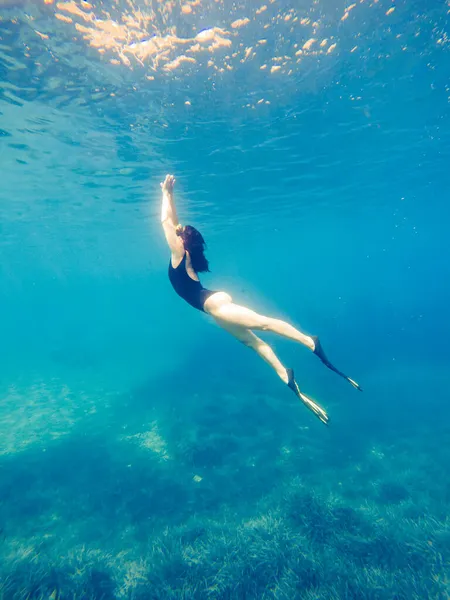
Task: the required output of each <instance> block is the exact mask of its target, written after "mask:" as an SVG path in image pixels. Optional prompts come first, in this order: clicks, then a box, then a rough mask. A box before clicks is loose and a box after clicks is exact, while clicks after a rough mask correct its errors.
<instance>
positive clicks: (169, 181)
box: [160, 175, 175, 194]
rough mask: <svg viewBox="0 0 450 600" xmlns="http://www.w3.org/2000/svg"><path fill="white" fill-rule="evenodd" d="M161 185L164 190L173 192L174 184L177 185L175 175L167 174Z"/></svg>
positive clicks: (169, 192)
mask: <svg viewBox="0 0 450 600" xmlns="http://www.w3.org/2000/svg"><path fill="white" fill-rule="evenodd" d="M160 185H161V189H162V191H163V192H167V193H168V194H172V193H173V186H174V185H175V177H174V176H173V175H166V178H165V179H164V181H163V182H162V183H161V184H160Z"/></svg>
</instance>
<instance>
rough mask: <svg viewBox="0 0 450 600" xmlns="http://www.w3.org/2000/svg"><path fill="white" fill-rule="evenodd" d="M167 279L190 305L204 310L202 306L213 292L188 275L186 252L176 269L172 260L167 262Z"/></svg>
mask: <svg viewBox="0 0 450 600" xmlns="http://www.w3.org/2000/svg"><path fill="white" fill-rule="evenodd" d="M169 279H170V283H171V284H172V287H173V289H174V290H175V291H176V293H177V294H178V295H179V296H181V298H183V300H186V302H188V303H189V304H190V305H191V306H193V307H194V308H197V309H198V310H201V311H203V312H205V309H204V308H203V307H204V305H205V302H206V300H207V299H208V298H209V297H210V296H212V295H213V294H215V293H216V292H213V291H211V290H207V289H206V288H204V287H203V286H202V284H201V283H200V281H196V280H195V279H192V277H190V276H189V274H188V272H187V271H186V252H185V253H184V256H183V260H182V261H181V262H180V264H179V265H178V267H177V268H176V269H174V268H173V266H172V261H171V260H170V262H169Z"/></svg>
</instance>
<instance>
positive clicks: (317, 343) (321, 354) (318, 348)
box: [311, 335, 363, 392]
mask: <svg viewBox="0 0 450 600" xmlns="http://www.w3.org/2000/svg"><path fill="white" fill-rule="evenodd" d="M311 337H312V339H313V340H314V350H313V352H314V354H315V355H316V356H317V357H318V358H320V360H321V361H322V362H323V364H324V365H325V366H326V367H328V368H329V369H331V370H332V371H334V372H335V373H337V374H338V375H340V376H341V377H343V378H344V379H346V380H347V381H348V382H349V383H350V385H352V386H353V387H354V388H355V389H356V390H359V391H360V392H362V391H363V390H362V387H361V386H360V385H359V383H357V382H356V381H355V380H354V379H351V378H350V377H348V376H347V375H345V373H343V372H342V371H339V369H336V367H335V366H334V365H332V364H331V363H330V361H329V360H328V358H327V356H326V354H325V352H324V351H323V348H322V344H321V343H320V340H319V338H318V337H317V335H312V336H311Z"/></svg>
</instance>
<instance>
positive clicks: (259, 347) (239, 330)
mask: <svg viewBox="0 0 450 600" xmlns="http://www.w3.org/2000/svg"><path fill="white" fill-rule="evenodd" d="M216 322H217V324H218V325H220V326H221V327H222V329H225V331H228V333H231V335H233V336H234V337H235V338H236V339H238V340H239V341H240V342H242V343H243V344H244V345H245V346H248V347H249V348H251V349H252V350H254V351H255V352H256V354H258V355H259V356H260V357H261V358H262V359H263V360H265V361H266V363H268V364H269V365H270V366H271V367H272V369H274V371H275V372H276V374H277V375H278V377H279V378H280V379H281V380H282V381H283V383H286V384H287V383H288V381H289V378H288V373H287V370H286V368H285V367H284V366H283V365H282V364H281V362H280V360H279V359H278V357H277V355H276V354H275V352H274V351H273V350H272V348H271V347H270V346H269V344H266V342H264V341H263V340H262V339H261V338H259V337H258V336H256V335H255V334H254V333H253V332H252V331H250V329H245V328H244V327H240V326H238V325H230V324H229V323H227V322H226V321H223V322H222V321H220V320H218V319H216Z"/></svg>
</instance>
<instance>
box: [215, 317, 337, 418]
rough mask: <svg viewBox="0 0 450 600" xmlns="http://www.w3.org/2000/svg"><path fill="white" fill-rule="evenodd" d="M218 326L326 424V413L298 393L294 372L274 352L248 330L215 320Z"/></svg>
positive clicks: (312, 401)
mask: <svg viewBox="0 0 450 600" xmlns="http://www.w3.org/2000/svg"><path fill="white" fill-rule="evenodd" d="M216 322H217V324H218V325H220V326H221V327H222V328H223V329H225V330H226V331H228V332H229V333H231V335H233V336H234V337H235V338H236V339H238V340H239V341H240V342H242V343H243V344H245V345H246V346H248V347H249V348H252V350H254V351H255V352H256V353H257V354H258V355H259V356H260V357H261V358H262V359H263V360H265V361H266V362H267V363H268V364H269V365H270V366H271V367H272V368H273V369H274V371H275V372H276V373H277V375H278V376H279V377H280V379H281V380H282V381H283V383H285V384H287V386H288V387H289V388H290V389H291V390H292V391H293V392H294V394H295V395H296V396H297V398H299V399H300V400H301V401H302V402H303V404H304V405H305V406H306V407H307V408H309V410H310V411H312V412H313V413H314V414H315V415H316V417H318V418H319V419H320V420H321V421H322V423H325V424H328V422H329V418H328V415H327V413H326V412H325V411H324V410H323V408H321V407H320V406H319V405H318V404H317V403H316V402H314V400H311V398H309V397H308V396H306V394H303V392H301V391H300V388H299V387H298V384H297V382H296V381H295V378H294V372H293V370H292V369H286V368H285V367H284V366H283V365H282V364H281V362H280V360H279V359H278V357H277V355H276V354H275V352H274V351H273V350H272V348H271V347H270V346H269V344H267V343H266V342H264V341H263V340H262V339H260V338H259V337H258V336H256V335H255V334H254V333H253V332H252V331H250V329H245V328H243V327H240V326H238V325H230V324H229V323H227V322H225V321H223V322H221V321H220V320H219V319H216Z"/></svg>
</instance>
